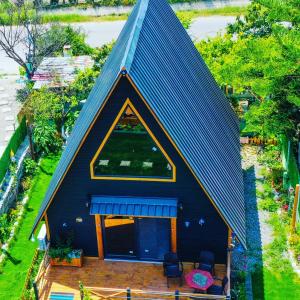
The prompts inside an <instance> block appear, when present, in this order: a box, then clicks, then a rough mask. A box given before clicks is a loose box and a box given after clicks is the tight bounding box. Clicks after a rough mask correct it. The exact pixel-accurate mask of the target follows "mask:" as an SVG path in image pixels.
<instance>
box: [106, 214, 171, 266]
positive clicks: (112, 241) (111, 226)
mask: <svg viewBox="0 0 300 300" xmlns="http://www.w3.org/2000/svg"><path fill="white" fill-rule="evenodd" d="M103 221H104V222H103V225H104V226H103V227H104V231H105V233H104V237H105V239H104V246H105V257H107V258H125V259H126V258H127V259H138V260H163V256H164V254H165V253H167V252H169V251H170V231H171V230H170V219H164V218H133V217H126V216H105V217H103Z"/></svg>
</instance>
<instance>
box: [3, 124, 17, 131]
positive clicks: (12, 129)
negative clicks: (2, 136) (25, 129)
mask: <svg viewBox="0 0 300 300" xmlns="http://www.w3.org/2000/svg"><path fill="white" fill-rule="evenodd" d="M5 131H15V126H14V125H9V126H6V127H5Z"/></svg>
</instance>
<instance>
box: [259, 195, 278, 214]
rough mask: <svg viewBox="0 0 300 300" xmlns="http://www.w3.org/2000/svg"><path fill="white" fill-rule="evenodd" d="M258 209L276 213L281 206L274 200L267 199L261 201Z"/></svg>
mask: <svg viewBox="0 0 300 300" xmlns="http://www.w3.org/2000/svg"><path fill="white" fill-rule="evenodd" d="M258 207H259V208H260V209H262V210H266V211H269V212H276V211H277V210H278V208H279V204H278V203H277V202H276V201H275V200H274V199H272V198H270V197H267V198H264V199H261V200H260V201H259V203H258Z"/></svg>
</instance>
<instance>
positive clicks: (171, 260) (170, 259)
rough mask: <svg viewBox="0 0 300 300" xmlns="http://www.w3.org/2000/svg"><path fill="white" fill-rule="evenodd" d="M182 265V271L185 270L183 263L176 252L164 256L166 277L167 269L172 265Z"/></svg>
mask: <svg viewBox="0 0 300 300" xmlns="http://www.w3.org/2000/svg"><path fill="white" fill-rule="evenodd" d="M179 264H180V265H181V269H182V270H183V265H182V262H181V261H180V260H179V258H178V256H177V253H175V252H168V253H166V254H165V255H164V261H163V268H164V275H165V276H166V267H167V266H172V265H179Z"/></svg>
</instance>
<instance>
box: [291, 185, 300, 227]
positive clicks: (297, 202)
mask: <svg viewBox="0 0 300 300" xmlns="http://www.w3.org/2000/svg"><path fill="white" fill-rule="evenodd" d="M299 190H300V185H299V184H297V185H296V190H295V198H294V205H293V214H292V223H291V231H292V233H293V232H295V230H296V225H297V224H296V223H297V210H298V204H299V196H300V195H299Z"/></svg>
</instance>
